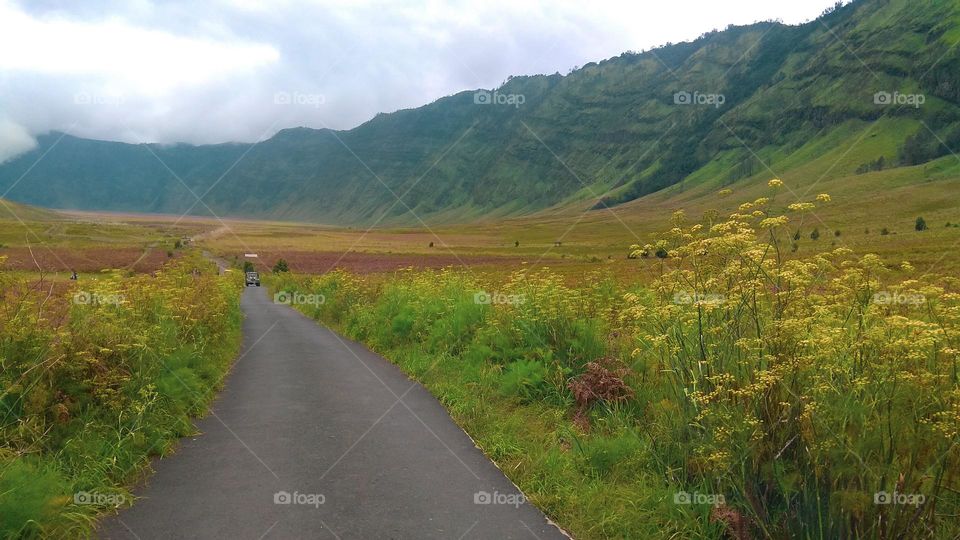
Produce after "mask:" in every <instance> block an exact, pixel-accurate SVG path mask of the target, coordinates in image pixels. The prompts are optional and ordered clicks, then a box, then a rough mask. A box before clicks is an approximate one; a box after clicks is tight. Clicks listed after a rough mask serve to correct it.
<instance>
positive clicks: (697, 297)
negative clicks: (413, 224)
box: [271, 181, 960, 538]
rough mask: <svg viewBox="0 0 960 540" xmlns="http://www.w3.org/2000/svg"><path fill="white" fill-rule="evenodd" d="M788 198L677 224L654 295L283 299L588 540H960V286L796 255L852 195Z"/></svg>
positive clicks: (861, 257)
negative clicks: (458, 430)
mask: <svg viewBox="0 0 960 540" xmlns="http://www.w3.org/2000/svg"><path fill="white" fill-rule="evenodd" d="M783 184H784V183H783V182H781V181H773V182H771V183H770V185H769V186H767V187H766V190H765V191H766V194H765V196H764V197H762V198H758V199H756V200H754V201H752V202H750V203H746V204H743V205H741V206H740V207H739V208H740V210H739V211H738V212H736V213H734V214H733V215H732V216H730V217H729V218H727V217H724V218H719V219H713V220H710V219H688V218H687V217H686V216H685V215H684V213H681V212H678V213H675V214H674V215H673V216H672V217H671V220H672V225H673V227H672V228H669V229H667V230H666V231H665V232H664V233H661V234H660V235H658V236H657V237H655V238H653V239H651V242H650V243H649V244H645V245H637V246H635V247H634V251H633V255H635V256H636V259H631V260H629V261H628V264H634V265H636V266H645V267H647V268H648V270H649V271H650V274H651V275H650V276H645V277H644V278H641V279H639V280H631V279H628V278H625V277H624V276H623V275H622V274H621V273H620V272H617V271H616V269H615V268H614V267H612V266H600V267H597V268H596V269H595V270H593V271H587V272H581V273H579V275H578V276H577V277H576V278H574V276H572V275H570V274H566V275H561V274H558V273H556V272H554V271H552V270H549V269H535V268H531V269H519V270H513V271H504V270H503V269H498V270H496V271H492V272H487V271H483V270H478V269H475V268H468V269H464V268H448V269H444V270H439V271H437V270H414V269H409V270H403V271H399V272H395V273H393V274H391V275H386V276H379V277H376V278H374V279H371V278H370V277H369V276H362V275H358V274H355V273H349V272H345V271H337V272H333V273H328V274H325V275H322V276H309V275H288V274H280V275H277V276H275V277H274V278H273V281H272V283H271V285H272V286H273V288H274V290H276V291H286V292H289V293H302V294H303V295H313V296H309V298H316V297H318V296H317V295H321V296H319V297H322V298H324V302H322V303H317V302H311V303H309V304H304V305H300V306H297V307H299V308H300V309H301V310H302V311H304V312H305V313H306V314H308V315H310V316H312V317H314V318H316V319H318V320H319V321H321V322H323V323H324V324H328V325H331V326H333V327H335V328H337V329H338V330H340V331H341V332H343V333H345V334H346V335H348V336H350V337H352V338H354V339H357V340H360V341H362V342H364V343H366V344H368V345H369V346H370V347H372V348H373V349H374V350H377V351H378V352H380V353H382V354H384V355H385V356H386V357H387V358H390V359H391V360H393V361H394V362H396V363H397V364H398V365H400V366H401V367H402V368H403V369H404V370H405V371H406V372H407V373H408V374H410V375H411V376H412V377H414V378H415V379H417V380H419V381H421V382H423V383H424V384H425V385H426V386H427V387H428V388H429V389H430V390H431V391H432V392H433V393H434V394H435V395H437V397H438V398H439V399H440V400H441V401H442V402H443V403H444V404H445V405H446V406H447V407H448V409H449V410H450V411H451V414H452V415H453V417H454V418H455V419H456V420H457V421H458V422H459V423H460V424H461V425H462V426H463V427H464V428H465V429H466V430H467V431H468V432H469V433H470V434H471V436H473V437H474V439H475V440H477V442H478V445H479V446H480V447H481V448H482V449H483V450H484V451H485V452H486V453H487V455H489V456H490V457H491V458H492V459H494V460H495V461H496V462H497V463H498V464H499V466H500V467H501V469H503V470H504V472H505V473H506V474H507V475H508V476H510V477H511V479H513V480H514V481H515V482H516V483H517V484H518V485H519V486H520V487H521V489H523V490H524V492H525V493H526V494H527V495H528V496H530V497H531V499H532V501H533V502H535V503H536V504H537V505H538V506H539V507H541V508H543V509H544V510H545V511H546V512H547V513H548V514H549V515H550V516H551V517H552V518H553V519H554V520H556V521H557V522H558V523H559V524H560V525H561V526H563V527H564V528H566V529H567V530H570V531H571V532H572V533H573V534H574V535H575V536H576V537H578V538H654V537H657V538H668V537H682V538H753V537H765V538H847V537H855V538H894V537H909V538H914V537H932V538H954V537H956V535H957V534H960V529H958V524H960V521H958V520H957V519H956V517H955V516H956V514H957V510H958V505H960V498H958V497H957V493H958V492H960V477H957V475H956V471H957V470H958V460H960V454H958V453H957V443H958V442H960V440H958V436H960V408H958V407H960V376H958V373H960V371H958V363H957V362H958V358H960V357H958V351H960V348H958V346H960V341H958V340H960V280H958V279H957V278H956V277H953V276H950V275H941V274H936V273H930V272H926V271H921V270H920V269H918V268H917V267H915V266H913V265H911V264H909V263H905V262H902V261H901V262H900V263H898V264H897V265H895V266H892V265H888V264H885V262H884V261H883V260H882V259H881V258H880V257H878V256H876V255H872V254H867V253H857V252H856V251H854V250H852V249H850V248H847V247H844V246H841V245H839V244H840V243H839V242H837V243H836V244H837V245H833V246H831V245H830V244H831V242H830V241H829V240H826V241H825V240H824V239H823V238H821V240H819V241H820V242H823V243H824V244H826V245H827V246H828V248H826V249H819V250H814V249H809V251H808V253H799V249H798V250H797V252H794V253H792V254H791V245H792V243H793V242H795V241H794V240H793V236H794V232H793V231H794V229H793V228H791V226H790V223H792V222H796V221H799V220H801V219H805V218H806V219H808V217H809V214H810V213H812V212H814V211H816V210H818V209H819V208H822V207H829V206H830V205H831V204H833V201H834V200H835V199H834V198H833V197H831V196H827V195H825V194H818V195H817V196H815V197H811V198H810V199H809V200H808V201H805V204H803V205H800V206H795V205H794V203H793V202H792V199H790V198H789V197H787V201H786V202H781V201H783V200H784V197H783V191H784V187H785V186H783ZM778 186H779V187H778ZM788 205H789V206H790V208H788V207H787V206H788ZM926 232H927V231H916V230H914V231H913V233H914V234H924V233H926ZM904 235H906V233H904ZM887 236H890V235H887ZM618 264H620V263H618ZM290 297H291V298H297V295H296V294H293V295H290Z"/></svg>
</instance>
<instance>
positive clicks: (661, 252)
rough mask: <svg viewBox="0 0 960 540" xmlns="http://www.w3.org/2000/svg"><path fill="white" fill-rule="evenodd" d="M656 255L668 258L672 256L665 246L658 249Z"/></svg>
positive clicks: (659, 257) (660, 257)
mask: <svg viewBox="0 0 960 540" xmlns="http://www.w3.org/2000/svg"><path fill="white" fill-rule="evenodd" d="M656 255H657V258H658V259H666V258H667V257H669V256H670V254H669V253H667V250H666V249H664V248H660V249H658V250H657V253H656Z"/></svg>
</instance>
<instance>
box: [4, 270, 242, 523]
mask: <svg viewBox="0 0 960 540" xmlns="http://www.w3.org/2000/svg"><path fill="white" fill-rule="evenodd" d="M3 258H4V257H3V255H2V254H0V261H2V260H3ZM54 277H55V278H56V279H51V277H50V276H48V275H39V274H38V273H34V272H8V271H3V272H0V389H2V392H0V441H2V444H0V538H78V537H86V536H88V535H89V534H90V533H91V532H92V530H93V526H94V523H95V519H96V517H97V516H98V515H100V514H102V513H104V512H111V511H113V510H114V509H116V508H117V507H120V506H124V505H128V504H132V502H133V500H132V497H131V496H130V493H129V491H127V487H128V486H130V485H131V484H132V483H133V482H134V481H136V480H137V479H138V478H139V476H140V475H141V474H143V473H144V472H145V471H146V470H147V469H148V468H149V460H150V459H151V458H152V457H154V456H159V455H164V454H166V453H168V452H170V451H171V450H172V449H173V448H174V446H175V445H176V443H177V440H178V438H180V437H183V436H186V435H190V434H191V433H193V430H194V428H193V423H192V421H191V420H192V418H193V417H195V416H197V415H199V414H202V413H203V412H204V411H205V410H206V406H207V404H208V403H209V401H210V400H211V399H212V398H213V396H214V393H215V391H216V390H217V389H218V388H219V385H220V382H221V380H222V378H223V376H224V374H225V373H226V371H227V369H228V368H229V366H230V365H231V363H232V360H233V358H234V357H235V355H236V353H237V350H238V348H239V338H240V308H239V302H238V298H239V292H240V288H241V286H242V283H241V279H240V277H239V274H238V273H233V274H228V275H227V276H219V275H218V272H217V269H216V267H215V265H213V264H212V263H210V262H208V261H206V260H203V259H202V258H201V256H200V254H199V253H192V254H188V255H185V256H183V257H179V258H177V260H175V261H169V262H167V263H166V264H165V265H163V266H162V267H161V268H160V269H159V270H156V271H153V272H151V273H150V274H144V273H130V272H128V271H108V270H104V271H101V272H97V273H96V274H95V275H86V274H85V275H83V276H82V277H81V278H80V279H79V280H77V281H70V280H67V279H65V278H64V277H63V276H54Z"/></svg>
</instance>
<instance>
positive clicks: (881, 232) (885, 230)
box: [880, 227, 890, 236]
mask: <svg viewBox="0 0 960 540" xmlns="http://www.w3.org/2000/svg"><path fill="white" fill-rule="evenodd" d="M888 234H890V230H889V229H887V228H886V227H884V228H882V229H880V236H886V235H888Z"/></svg>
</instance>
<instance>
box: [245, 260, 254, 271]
mask: <svg viewBox="0 0 960 540" xmlns="http://www.w3.org/2000/svg"><path fill="white" fill-rule="evenodd" d="M243 271H244V272H253V271H254V270H253V263H252V262H250V261H243Z"/></svg>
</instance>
